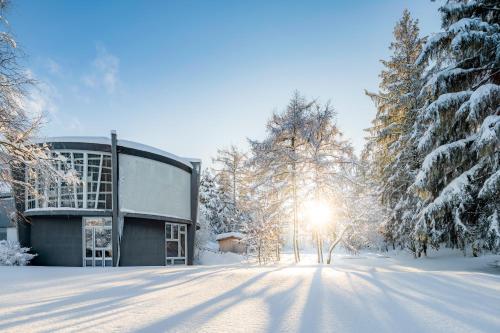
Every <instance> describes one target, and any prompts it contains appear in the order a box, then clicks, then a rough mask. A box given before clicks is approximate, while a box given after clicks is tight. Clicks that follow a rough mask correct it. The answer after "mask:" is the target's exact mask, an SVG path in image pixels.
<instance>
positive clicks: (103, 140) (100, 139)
mask: <svg viewBox="0 0 500 333" xmlns="http://www.w3.org/2000/svg"><path fill="white" fill-rule="evenodd" d="M33 142H34V143H49V142H85V143H99V144H103V145H110V144H111V138H108V137H105V136H57V137H45V138H37V139H35V140H33Z"/></svg>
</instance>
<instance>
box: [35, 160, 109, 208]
mask: <svg viewBox="0 0 500 333" xmlns="http://www.w3.org/2000/svg"><path fill="white" fill-rule="evenodd" d="M59 153H60V155H61V157H62V160H57V161H55V162H54V167H55V168H56V169H57V170H61V171H68V170H75V172H76V174H77V176H78V179H79V180H80V181H79V182H77V183H68V182H65V181H64V180H61V179H60V180H58V181H57V182H48V181H45V180H43V179H41V177H39V176H37V175H33V173H32V172H30V170H27V172H26V174H27V178H28V179H27V181H28V182H30V184H31V185H33V186H34V187H35V188H36V189H37V192H38V193H40V195H39V196H38V197H36V196H34V195H31V194H30V193H27V195H26V208H27V209H36V208H84V209H111V208H112V196H111V192H112V185H111V155H110V154H105V153H90V152H76V151H75V152H74V151H60V152H59Z"/></svg>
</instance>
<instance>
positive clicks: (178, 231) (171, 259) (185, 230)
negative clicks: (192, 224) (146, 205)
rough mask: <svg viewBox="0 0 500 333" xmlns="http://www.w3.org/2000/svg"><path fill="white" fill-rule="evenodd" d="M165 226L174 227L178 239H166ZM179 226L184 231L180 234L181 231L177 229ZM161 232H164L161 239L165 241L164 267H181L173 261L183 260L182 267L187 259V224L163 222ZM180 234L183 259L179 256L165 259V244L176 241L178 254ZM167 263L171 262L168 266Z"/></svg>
mask: <svg viewBox="0 0 500 333" xmlns="http://www.w3.org/2000/svg"><path fill="white" fill-rule="evenodd" d="M167 225H170V226H173V225H176V226H177V228H178V230H177V234H178V236H179V237H178V239H174V238H172V237H170V238H168V239H167ZM180 226H184V231H182V232H181V229H180V228H179V227H180ZM163 231H164V235H163V236H164V237H163V239H164V240H165V266H173V265H176V266H177V265H182V264H175V263H174V261H175V260H179V259H183V260H184V265H187V258H188V247H187V224H184V223H175V222H165V227H164V228H163ZM181 234H183V235H184V257H180V256H177V257H167V242H175V241H177V243H178V247H177V254H179V252H180V250H181V248H180V246H181ZM171 236H172V232H171ZM168 261H171V263H170V264H169V263H168Z"/></svg>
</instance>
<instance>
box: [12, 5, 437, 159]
mask: <svg viewBox="0 0 500 333" xmlns="http://www.w3.org/2000/svg"><path fill="white" fill-rule="evenodd" d="M438 5H439V1H438V2H437V3H436V2H431V1H424V0H413V1H410V0H385V1H347V0H346V1H81V2H78V1H66V2H63V1H43V2H42V1H35V0H23V1H16V2H14V3H13V4H12V8H11V11H10V13H9V15H8V18H9V21H10V24H11V29H12V31H13V32H14V34H15V36H16V38H17V40H18V43H19V44H20V45H21V47H22V49H23V51H24V52H25V53H26V55H27V56H26V58H25V59H24V62H25V63H26V66H27V67H28V68H29V69H30V70H31V71H32V72H33V74H34V75H35V77H36V78H37V79H38V81H39V82H40V89H39V91H38V92H37V93H36V94H34V96H33V100H32V102H31V107H32V108H33V109H34V110H35V111H42V112H45V113H46V114H47V115H48V116H47V119H48V123H47V124H46V126H45V128H44V130H43V134H44V135H48V136H61V135H64V136H65V135H95V136H108V135H109V131H110V130H111V129H116V130H117V131H118V136H119V137H120V138H123V139H129V140H136V141H139V142H141V143H145V144H149V145H153V146H156V147H158V148H162V149H165V150H167V151H170V152H172V153H175V154H178V155H181V156H192V157H199V158H202V159H203V160H204V162H209V158H210V157H211V156H213V154H214V153H215V152H216V150H217V148H220V147H224V146H228V145H230V144H236V145H239V146H242V147H246V138H247V137H250V138H255V139H261V138H263V136H264V132H265V123H266V121H267V119H268V118H269V117H270V115H271V113H272V111H274V110H280V109H282V108H283V107H284V106H286V104H287V102H288V100H289V98H290V96H291V94H292V92H293V91H294V90H295V89H298V90H299V91H300V92H302V93H303V94H304V95H305V96H306V97H308V98H318V99H319V100H321V101H327V100H331V102H332V104H333V106H334V107H335V108H336V110H337V112H338V123H339V125H340V127H341V129H342V130H343V131H344V133H345V135H346V137H348V138H350V139H351V141H352V143H353V144H354V146H355V148H356V150H357V151H360V150H361V148H362V146H363V143H364V135H365V133H364V132H363V129H364V128H366V127H368V126H369V125H370V120H371V119H372V118H373V115H374V113H375V108H374V107H373V105H372V103H371V101H370V100H369V98H368V97H366V96H365V95H364V89H368V90H372V91H375V90H376V89H377V87H378V74H379V72H380V70H381V65H380V63H379V59H383V58H387V57H388V55H389V51H388V49H387V48H388V45H389V44H390V42H391V40H392V29H393V27H394V24H395V22H396V21H397V20H398V19H399V17H400V16H401V13H402V11H403V9H404V8H408V9H409V10H410V11H411V13H412V14H413V16H414V17H416V18H418V19H419V20H420V27H421V31H422V33H423V34H424V35H427V34H429V33H431V32H437V31H438V30H439V27H440V22H439V15H438V12H437V8H438Z"/></svg>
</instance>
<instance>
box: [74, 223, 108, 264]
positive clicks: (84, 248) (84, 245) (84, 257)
mask: <svg viewBox="0 0 500 333" xmlns="http://www.w3.org/2000/svg"><path fill="white" fill-rule="evenodd" d="M91 219H103V220H105V221H106V220H107V221H110V222H111V223H110V225H109V226H107V225H106V222H104V225H103V226H102V227H101V226H98V227H95V226H93V227H87V226H86V223H85V222H86V221H87V220H91ZM97 228H101V229H105V230H110V231H111V246H110V248H96V247H95V229H97ZM87 229H92V257H91V258H90V257H87V239H86V238H85V231H86V230H87ZM108 249H110V250H111V259H107V260H108V261H109V260H111V266H106V254H105V251H106V250H108ZM96 250H101V251H103V252H102V258H101V260H102V266H96V265H95V260H96V258H95V256H94V253H95V251H96ZM113 255H114V254H113V218H112V217H109V216H86V217H83V218H82V260H83V261H82V266H83V267H113ZM87 260H92V266H87Z"/></svg>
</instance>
